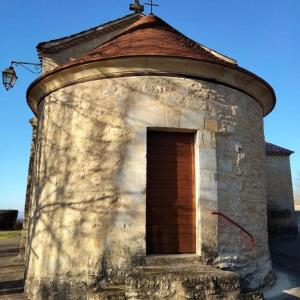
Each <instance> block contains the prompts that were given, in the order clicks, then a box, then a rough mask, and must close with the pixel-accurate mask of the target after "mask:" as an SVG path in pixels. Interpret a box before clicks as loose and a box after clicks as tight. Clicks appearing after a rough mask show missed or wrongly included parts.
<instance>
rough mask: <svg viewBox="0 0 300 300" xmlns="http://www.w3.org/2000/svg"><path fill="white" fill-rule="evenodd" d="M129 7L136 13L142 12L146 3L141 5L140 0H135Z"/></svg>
mask: <svg viewBox="0 0 300 300" xmlns="http://www.w3.org/2000/svg"><path fill="white" fill-rule="evenodd" d="M129 9H130V10H133V11H134V12H135V13H142V12H143V11H144V5H141V4H140V1H139V0H134V3H132V4H130V6H129Z"/></svg>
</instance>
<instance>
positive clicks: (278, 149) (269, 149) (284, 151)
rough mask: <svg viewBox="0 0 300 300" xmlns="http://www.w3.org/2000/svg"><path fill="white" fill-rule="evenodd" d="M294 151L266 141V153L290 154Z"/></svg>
mask: <svg viewBox="0 0 300 300" xmlns="http://www.w3.org/2000/svg"><path fill="white" fill-rule="evenodd" d="M293 153H294V151H291V150H288V149H285V148H282V147H279V146H276V145H274V144H271V143H267V142H266V155H278V156H289V155H291V154H293Z"/></svg>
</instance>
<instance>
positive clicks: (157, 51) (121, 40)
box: [62, 15, 235, 67]
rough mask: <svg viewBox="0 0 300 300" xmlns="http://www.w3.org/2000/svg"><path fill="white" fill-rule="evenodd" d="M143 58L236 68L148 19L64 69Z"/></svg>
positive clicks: (161, 21) (156, 20) (157, 20)
mask: <svg viewBox="0 0 300 300" xmlns="http://www.w3.org/2000/svg"><path fill="white" fill-rule="evenodd" d="M141 55H152V56H174V57H187V58H194V59H200V60H208V61H214V62H219V63H223V64H230V65H235V61H234V60H230V59H228V58H226V57H223V56H222V55H216V54H214V53H213V51H209V49H208V48H206V47H203V46H201V45H200V44H198V43H196V42H195V41H193V40H191V39H189V38H188V37H186V36H184V35H183V34H182V33H180V32H179V31H177V30H176V29H174V28H173V27H171V26H170V25H169V24H167V23H166V22H165V21H163V20H162V19H160V18H159V17H157V16H154V15H149V16H145V17H143V18H141V19H140V20H138V21H137V22H135V23H134V24H132V25H131V26H130V27H128V28H127V29H126V30H124V31H123V32H122V33H120V34H119V35H117V36H116V37H114V38H113V39H111V40H109V41H108V42H106V43H104V44H102V45H100V46H99V47H97V48H95V49H94V50H92V51H90V52H89V53H87V54H85V55H84V56H82V57H81V58H79V59H76V60H74V61H72V62H69V63H68V64H66V65H63V66H62V67H64V66H67V65H68V66H69V65H73V64H77V63H80V62H87V61H94V60H101V59H105V58H113V57H125V56H141Z"/></svg>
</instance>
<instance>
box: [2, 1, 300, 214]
mask: <svg viewBox="0 0 300 300" xmlns="http://www.w3.org/2000/svg"><path fill="white" fill-rule="evenodd" d="M156 2H157V3H158V4H160V7H159V8H155V10H154V12H155V13H156V14H157V15H159V16H160V17H162V18H163V19H164V20H166V21H167V22H168V23H170V24H171V25H172V26H174V27H175V28H176V29H178V30H179V31H181V32H183V33H184V34H186V35H187V36H189V37H191V38H192V39H194V40H196V41H198V42H200V43H202V44H204V45H206V46H208V47H210V48H212V49H215V50H217V51H219V52H221V53H224V54H226V55H228V56H230V57H232V58H235V59H237V60H238V63H239V65H240V66H242V67H244V68H246V69H249V70H250V71H252V72H254V73H256V74H257V75H259V76H261V77H262V78H264V79H265V80H267V81H268V82H269V83H270V84H271V85H272V86H273V88H274V89H275V92H276V95H277V106H276V108H275V110H274V111H273V112H272V113H271V114H270V115H269V116H267V117H266V118H265V135H266V139H267V140H268V141H270V142H272V143H275V144H278V145H280V146H283V147H287V148H289V149H292V150H294V151H295V152H296V153H295V154H294V155H292V159H291V162H292V173H293V178H296V174H299V173H300V139H299V132H300V123H299V113H300V59H299V55H300V17H299V16H300V1H299V0H284V1H279V0H263V1H262V0H251V1H241V0H226V1H224V0H222V1H221V0H209V1H200V0H189V1H183V0H180V1H179V0H157V1H156ZM129 3H130V0H105V1H104V0H85V1H81V0H75V1H74V0H72V1H71V0H51V1H48V0H47V1H46V0H28V1H24V0H15V1H4V0H2V1H1V5H0V25H1V26H0V36H1V47H0V68H1V70H2V69H4V68H5V67H8V66H9V64H10V61H11V60H23V61H30V62H38V57H37V54H36V51H35V46H36V45H37V44H38V43H39V42H41V41H47V40H51V39H54V38H59V37H63V36H66V35H70V34H73V33H76V32H79V31H82V30H85V29H88V28H90V27H94V26H96V25H99V24H101V23H104V22H107V21H110V20H113V19H115V18H118V17H121V16H123V15H126V14H128V13H129V11H128V5H129ZM147 9H148V8H147ZM17 74H18V77H19V79H18V81H17V84H16V86H15V88H14V89H13V90H10V91H9V92H6V91H5V90H4V88H3V87H2V86H0V103H1V110H0V123H1V124H0V128H1V130H0V133H1V135H0V208H16V209H19V210H21V211H22V210H23V206H24V198H25V190H26V178H27V169H28V157H29V148H30V140H31V128H30V125H29V123H28V120H29V119H30V118H31V117H32V116H33V115H32V113H31V111H30V109H29V108H28V106H27V104H26V99H25V93H26V88H27V87H28V85H29V84H30V82H31V81H33V80H34V79H35V75H33V74H31V73H29V72H27V71H26V70H23V69H22V68H20V67H19V68H18V69H17Z"/></svg>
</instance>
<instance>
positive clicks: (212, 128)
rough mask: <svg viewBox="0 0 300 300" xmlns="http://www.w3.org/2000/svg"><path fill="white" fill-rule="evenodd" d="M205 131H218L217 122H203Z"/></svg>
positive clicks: (207, 120)
mask: <svg viewBox="0 0 300 300" xmlns="http://www.w3.org/2000/svg"><path fill="white" fill-rule="evenodd" d="M205 129H206V130H208V131H212V132H217V131H218V121H217V120H209V119H206V120H205Z"/></svg>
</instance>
